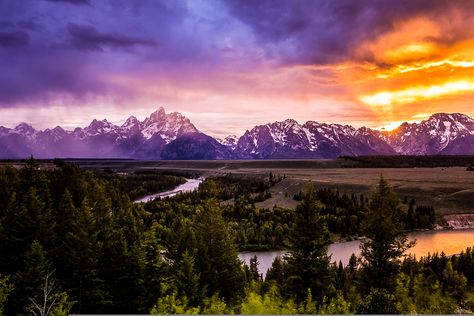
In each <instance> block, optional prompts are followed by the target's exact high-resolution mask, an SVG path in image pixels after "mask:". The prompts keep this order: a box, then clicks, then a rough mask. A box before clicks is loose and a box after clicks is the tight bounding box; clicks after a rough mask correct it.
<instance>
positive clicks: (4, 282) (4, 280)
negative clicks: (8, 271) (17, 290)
mask: <svg viewBox="0 0 474 316" xmlns="http://www.w3.org/2000/svg"><path fill="white" fill-rule="evenodd" d="M9 279H10V277H9V276H6V277H3V276H2V275H0V316H3V315H4V313H5V303H6V302H7V299H8V295H9V294H10V292H11V291H12V290H13V285H12V284H10V282H9Z"/></svg>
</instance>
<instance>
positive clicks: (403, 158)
mask: <svg viewBox="0 0 474 316" xmlns="http://www.w3.org/2000/svg"><path fill="white" fill-rule="evenodd" d="M340 159H342V160H343V163H342V165H341V166H342V167H346V168H435V167H466V166H469V165H474V156H472V155H471V156H463V155H432V156H429V155H418V156H409V155H397V156H343V157H341V158H340Z"/></svg>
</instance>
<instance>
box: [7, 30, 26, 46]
mask: <svg viewBox="0 0 474 316" xmlns="http://www.w3.org/2000/svg"><path fill="white" fill-rule="evenodd" d="M28 41H29V36H28V33H26V32H24V31H0V47H2V46H3V47H22V46H26V45H28Z"/></svg>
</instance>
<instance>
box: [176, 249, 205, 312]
mask: <svg viewBox="0 0 474 316" xmlns="http://www.w3.org/2000/svg"><path fill="white" fill-rule="evenodd" d="M172 271H173V280H174V283H175V284H176V288H177V291H178V293H179V295H180V296H185V297H187V299H188V301H189V305H190V306H198V304H199V302H200V301H201V300H202V293H200V287H199V277H200V274H199V273H198V272H197V271H196V268H195V259H194V256H193V255H192V254H191V253H189V251H186V252H185V253H184V254H183V255H182V257H181V260H179V261H178V262H177V263H176V265H175V266H174V267H173V268H172Z"/></svg>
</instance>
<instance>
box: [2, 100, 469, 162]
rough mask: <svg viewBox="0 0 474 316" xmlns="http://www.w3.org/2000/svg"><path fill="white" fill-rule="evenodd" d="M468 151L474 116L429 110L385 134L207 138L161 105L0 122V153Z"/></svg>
mask: <svg viewBox="0 0 474 316" xmlns="http://www.w3.org/2000/svg"><path fill="white" fill-rule="evenodd" d="M437 154H443V155H465V154H474V120H473V119H472V118H470V117H469V116H467V115H465V114H462V113H436V114H433V115H431V116H430V117H429V118H428V119H426V120H423V121H421V122H420V123H407V122H404V123H402V124H401V125H400V126H399V127H397V128H396V129H394V130H392V131H383V130H382V131H381V130H376V129H371V128H368V127H360V128H355V127H353V126H351V125H342V124H327V123H318V122H315V121H311V120H310V121H307V122H305V123H303V124H300V123H298V122H297V121H296V120H294V119H286V120H284V121H276V122H273V123H267V124H262V125H257V126H254V127H253V128H251V129H249V130H246V131H245V133H244V134H243V135H242V136H240V137H237V136H236V135H230V136H228V137H226V138H224V139H218V138H214V137H212V136H209V135H206V134H204V133H202V132H201V131H199V130H198V129H197V128H196V127H195V126H194V124H193V123H192V122H191V121H190V120H189V119H188V118H187V117H185V116H183V115H182V114H180V113H179V112H171V113H166V112H165V109H164V108H163V107H159V108H158V109H157V110H156V111H154V112H153V113H151V114H150V116H148V117H146V118H145V119H144V120H143V121H140V120H138V119H137V118H136V117H135V116H130V117H128V118H127V119H126V121H125V122H124V123H123V124H122V125H120V126H119V125H116V124H113V123H111V122H109V121H107V119H102V120H97V119H94V120H92V122H91V123H90V124H89V125H88V126H86V127H84V128H81V127H77V128H75V129H74V130H72V131H68V130H65V129H63V128H62V127H60V126H56V127H54V128H47V129H45V130H36V129H34V128H33V127H32V126H31V125H30V124H28V123H25V122H23V123H20V124H19V125H17V126H16V127H15V128H6V127H3V126H0V158H3V159H8V158H24V157H27V156H29V155H34V156H35V157H38V158H55V157H56V158H135V159H271V158H273V159H278V158H336V157H339V156H367V155H437Z"/></svg>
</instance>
